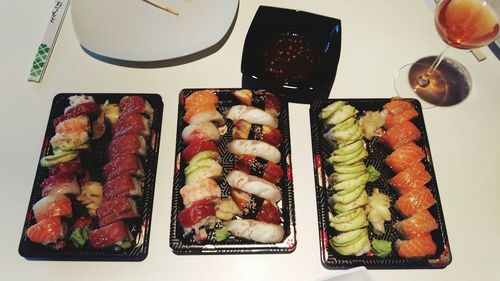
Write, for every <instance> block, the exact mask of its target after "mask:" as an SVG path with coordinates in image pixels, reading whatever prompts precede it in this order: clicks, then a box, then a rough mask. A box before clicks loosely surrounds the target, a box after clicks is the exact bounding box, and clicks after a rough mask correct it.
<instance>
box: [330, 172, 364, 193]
mask: <svg viewBox="0 0 500 281" xmlns="http://www.w3.org/2000/svg"><path fill="white" fill-rule="evenodd" d="M369 177H370V175H369V174H368V173H364V174H362V175H361V176H359V177H357V178H355V179H351V180H347V181H343V182H339V183H336V184H334V185H333V189H334V190H336V191H339V190H344V189H349V188H353V187H355V186H360V185H364V184H366V183H367V182H368V178H369Z"/></svg>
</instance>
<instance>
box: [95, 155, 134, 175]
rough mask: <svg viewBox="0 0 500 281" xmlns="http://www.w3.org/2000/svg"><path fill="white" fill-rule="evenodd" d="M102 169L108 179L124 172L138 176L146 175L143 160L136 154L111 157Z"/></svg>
mask: <svg viewBox="0 0 500 281" xmlns="http://www.w3.org/2000/svg"><path fill="white" fill-rule="evenodd" d="M102 170H103V172H104V176H105V177H106V179H107V180H108V181H109V180H112V179H114V178H116V177H118V176H119V175H122V174H128V175H134V176H138V177H143V176H144V169H143V168H142V164H141V161H139V158H137V155H135V154H125V155H119V156H117V157H116V158H114V159H110V162H108V163H107V164H106V165H104V167H103V168H102Z"/></svg>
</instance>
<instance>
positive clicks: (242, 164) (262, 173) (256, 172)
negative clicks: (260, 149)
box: [234, 154, 284, 183]
mask: <svg viewBox="0 0 500 281" xmlns="http://www.w3.org/2000/svg"><path fill="white" fill-rule="evenodd" d="M234 169H235V170H239V171H242V172H245V173H247V174H249V175H253V176H258V177H261V178H263V179H265V180H267V181H269V182H272V183H277V182H279V181H280V180H281V178H282V177H283V175H284V172H283V169H281V167H280V166H278V165H276V164H275V163H273V162H270V161H268V160H265V159H262V158H260V157H255V156H252V155H247V154H244V155H242V156H241V157H239V159H238V161H236V163H235V165H234Z"/></svg>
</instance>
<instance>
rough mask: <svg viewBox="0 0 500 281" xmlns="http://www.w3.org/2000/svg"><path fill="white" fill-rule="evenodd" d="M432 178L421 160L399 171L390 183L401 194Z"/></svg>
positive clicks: (422, 184)
mask: <svg viewBox="0 0 500 281" xmlns="http://www.w3.org/2000/svg"><path fill="white" fill-rule="evenodd" d="M430 180H431V175H430V174H429V172H427V170H426V169H425V166H424V164H422V163H421V162H416V163H414V164H413V165H412V166H411V167H409V168H407V169H405V170H403V171H402V172H399V173H398V174H397V175H395V176H394V177H393V178H392V179H390V180H389V183H390V184H391V185H392V186H394V187H395V188H396V189H397V190H398V192H399V193H400V194H405V193H408V192H409V191H411V190H412V189H414V188H417V187H420V186H424V185H425V184H427V183H428V182H429V181H430Z"/></svg>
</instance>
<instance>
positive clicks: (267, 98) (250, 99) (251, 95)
mask: <svg viewBox="0 0 500 281" xmlns="http://www.w3.org/2000/svg"><path fill="white" fill-rule="evenodd" d="M233 96H235V97H236V98H237V99H238V100H239V101H240V102H241V103H243V104H244V105H247V106H254V107H257V108H260V109H263V110H264V111H266V112H267V113H269V114H271V115H273V116H278V115H279V114H280V112H281V106H280V101H279V99H278V97H277V96H275V95H274V94H273V93H271V92H254V91H251V90H247V89H242V90H236V91H234V92H233Z"/></svg>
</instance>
